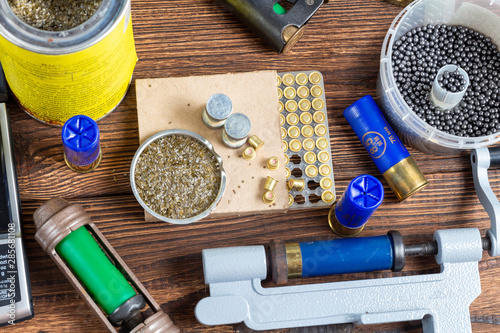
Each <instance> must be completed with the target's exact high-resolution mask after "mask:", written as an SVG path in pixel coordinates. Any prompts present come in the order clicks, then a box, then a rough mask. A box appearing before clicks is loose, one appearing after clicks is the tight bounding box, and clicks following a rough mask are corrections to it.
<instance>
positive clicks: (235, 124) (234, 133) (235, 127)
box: [224, 113, 252, 140]
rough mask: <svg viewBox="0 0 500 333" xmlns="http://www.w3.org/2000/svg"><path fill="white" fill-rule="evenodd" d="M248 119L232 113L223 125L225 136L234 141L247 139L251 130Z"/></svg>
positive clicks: (242, 115) (240, 114) (241, 114)
mask: <svg viewBox="0 0 500 333" xmlns="http://www.w3.org/2000/svg"><path fill="white" fill-rule="evenodd" d="M251 126H252V125H251V123H250V119H248V117H247V116H246V115H244V114H243V113H233V114H232V115H230V116H229V117H228V118H227V120H226V123H225V124H224V130H225V131H226V133H227V135H228V136H229V137H231V138H232V139H235V140H241V139H244V138H246V137H247V135H248V133H250V128H251Z"/></svg>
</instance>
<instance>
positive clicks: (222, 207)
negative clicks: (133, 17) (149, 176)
mask: <svg viewBox="0 0 500 333" xmlns="http://www.w3.org/2000/svg"><path fill="white" fill-rule="evenodd" d="M276 75H277V74H276V71H259V72H251V73H239V74H223V75H209V76H191V77H182V78H163V79H141V80H136V92H137V117H138V123H139V140H140V143H142V142H144V141H145V140H146V139H147V138H149V137H150V136H151V135H153V134H156V133H158V132H161V131H164V130H167V129H185V130H190V131H193V132H196V133H198V134H200V135H201V136H203V137H205V138H206V139H207V140H208V141H210V143H211V144H212V145H213V146H214V149H215V151H216V152H217V154H219V155H220V156H221V157H222V160H223V167H224V170H225V171H226V173H227V184H226V190H225V192H224V196H223V197H222V199H221V201H220V202H219V204H218V205H217V207H216V208H215V210H214V211H213V212H212V214H210V215H209V216H210V217H216V216H230V215H244V214H259V213H276V212H285V211H286V210H287V209H288V192H287V189H286V180H285V176H286V175H285V168H284V164H285V161H284V153H283V147H282V140H281V131H280V121H279V111H278V108H277V101H278V93H277V88H276ZM216 93H223V94H226V95H227V96H229V98H230V99H231V101H232V103H233V112H234V113H236V112H239V113H244V114H245V115H247V116H248V118H250V121H251V123H252V129H251V131H250V135H253V134H255V135H257V136H258V137H259V138H260V139H261V140H263V141H264V142H265V143H264V146H263V147H262V148H261V149H260V150H258V151H257V155H256V157H255V158H254V159H253V160H250V161H246V160H244V159H243V158H242V157H241V153H242V151H243V149H244V148H245V147H247V144H245V145H244V146H243V147H241V148H239V149H229V148H227V147H226V146H224V144H223V143H222V139H221V134H222V129H215V130H212V129H209V128H208V127H206V126H205V124H204V123H203V121H202V118H201V115H202V112H203V109H204V108H205V103H206V101H207V100H208V98H209V97H210V96H211V95H213V94H216ZM271 156H276V157H278V159H279V161H280V166H279V168H278V169H277V170H272V171H271V170H269V169H267V168H266V161H267V159H268V158H269V157H271ZM267 176H271V177H273V178H274V179H276V180H277V181H278V185H277V186H276V188H275V190H274V192H275V193H276V200H275V202H274V203H273V204H271V205H267V204H265V203H264V202H263V201H262V196H263V194H264V192H265V190H264V183H265V181H266V179H267ZM145 219H146V221H154V220H156V219H155V218H154V217H153V216H151V215H150V214H148V213H146V212H145Z"/></svg>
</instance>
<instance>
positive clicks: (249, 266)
mask: <svg viewBox="0 0 500 333" xmlns="http://www.w3.org/2000/svg"><path fill="white" fill-rule="evenodd" d="M471 163H472V168H473V175H474V185H475V188H476V191H477V194H478V197H479V199H480V201H481V203H482V204H483V206H484V207H485V209H486V211H487V213H488V215H489V217H490V221H491V229H489V230H488V232H487V236H486V237H483V238H481V234H480V231H479V229H477V228H464V229H449V230H438V231H436V232H435V233H434V242H433V243H427V244H421V245H416V246H415V245H409V246H404V253H405V255H423V254H435V259H436V262H437V263H438V264H439V265H440V266H441V272H440V273H438V274H423V275H417V276H403V277H392V278H382V279H369V280H359V281H345V282H332V283H322V284H309V285H299V286H285V287H271V288H263V287H262V285H261V281H262V280H264V279H266V277H268V276H269V275H271V274H270V272H268V265H267V261H268V258H267V257H266V250H265V247H264V246H262V245H261V246H245V247H243V246H242V247H231V248H219V249H209V250H203V254H202V255H203V264H204V275H205V283H207V284H209V285H210V297H207V298H204V299H202V300H201V301H200V302H199V303H198V304H197V306H196V308H195V315H196V318H197V319H198V321H200V322H201V323H203V324H206V325H222V324H235V323H240V322H244V323H245V324H246V325H247V326H248V327H250V328H252V329H256V330H265V329H279V328H288V327H304V326H313V325H327V324H341V323H355V324H358V325H363V324H380V323H389V322H402V321H411V320H421V321H422V326H423V331H424V332H426V333H429V332H436V333H438V332H472V328H471V320H470V313H469V306H470V304H471V303H472V302H473V301H474V300H475V299H476V297H477V296H479V294H480V293H481V282H480V275H479V268H478V262H479V261H480V260H481V258H482V254H483V249H484V250H488V252H489V254H490V255H491V256H498V255H499V254H500V247H499V242H498V235H497V233H498V223H499V218H500V203H499V201H498V200H497V198H496V196H495V195H494V193H493V191H492V190H491V187H490V184H489V181H488V173H487V171H488V168H489V167H490V166H499V165H500V147H496V148H493V149H488V148H480V149H475V150H473V151H472V152H471ZM370 238H373V237H370ZM354 239H355V238H354ZM354 239H347V240H354ZM358 239H359V238H358ZM345 240H346V239H342V241H345ZM335 241H338V240H335ZM393 244H396V242H393ZM301 246H302V245H301ZM393 247H394V248H396V247H397V246H395V245H393ZM326 250H328V248H324V249H323V252H318V253H316V256H315V257H313V258H314V259H315V260H316V262H317V264H321V263H322V261H323V262H325V260H327V259H322V258H327V257H328V252H327V251H326ZM418 252H419V253H418ZM275 253H276V251H275ZM299 253H300V252H299ZM394 253H396V251H394ZM417 253H418V254H417ZM287 254H288V253H287ZM302 256H304V253H302ZM271 258H272V256H271ZM290 259H291V261H290V262H291V263H295V262H296V261H297V259H296V258H295V259H294V258H290ZM271 260H272V259H271ZM302 260H304V258H302ZM328 260H329V259H328ZM304 262H305V261H304ZM287 265H288V267H287ZM272 266H273V265H270V266H269V267H272ZM274 266H275V267H285V268H286V269H288V270H289V271H290V268H292V267H294V266H293V265H289V264H288V257H287V261H286V262H285V265H284V266H280V265H274ZM273 269H274V268H273ZM349 271H350V272H353V271H359V270H356V267H354V268H350V270H349ZM302 272H304V270H302ZM273 273H274V271H273ZM288 273H289V274H290V272H288ZM303 276H304V275H303ZM289 277H290V275H289ZM273 280H274V281H275V282H280V281H279V279H278V281H277V280H276V279H273ZM282 282H286V280H285V281H282Z"/></svg>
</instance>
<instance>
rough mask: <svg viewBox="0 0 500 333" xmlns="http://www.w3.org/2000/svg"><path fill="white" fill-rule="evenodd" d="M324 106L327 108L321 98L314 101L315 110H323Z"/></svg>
mask: <svg viewBox="0 0 500 333" xmlns="http://www.w3.org/2000/svg"><path fill="white" fill-rule="evenodd" d="M323 106H325V104H324V103H323V100H322V99H321V98H315V99H314V100H313V101H312V107H313V108H314V110H321V109H322V108H323Z"/></svg>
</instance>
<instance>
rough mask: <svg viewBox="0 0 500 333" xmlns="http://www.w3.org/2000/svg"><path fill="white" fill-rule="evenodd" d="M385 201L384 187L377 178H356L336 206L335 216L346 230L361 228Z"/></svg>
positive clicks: (368, 176)
mask: <svg viewBox="0 0 500 333" xmlns="http://www.w3.org/2000/svg"><path fill="white" fill-rule="evenodd" d="M383 199H384V187H383V186H382V183H381V182H380V181H379V180H378V179H377V178H375V177H373V176H370V175H361V176H357V177H356V178H354V179H353V180H352V181H351V182H350V183H349V185H348V186H347V189H346V190H345V192H344V193H343V194H342V197H341V198H340V200H339V201H338V202H337V204H336V205H335V216H336V218H337V220H338V221H339V223H340V224H342V225H343V226H344V227H346V228H351V229H355V228H360V227H362V226H363V225H365V223H366V222H367V221H368V219H369V218H370V217H371V216H372V214H373V213H374V212H375V210H376V209H377V208H378V206H380V204H381V203H382V200H383Z"/></svg>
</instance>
